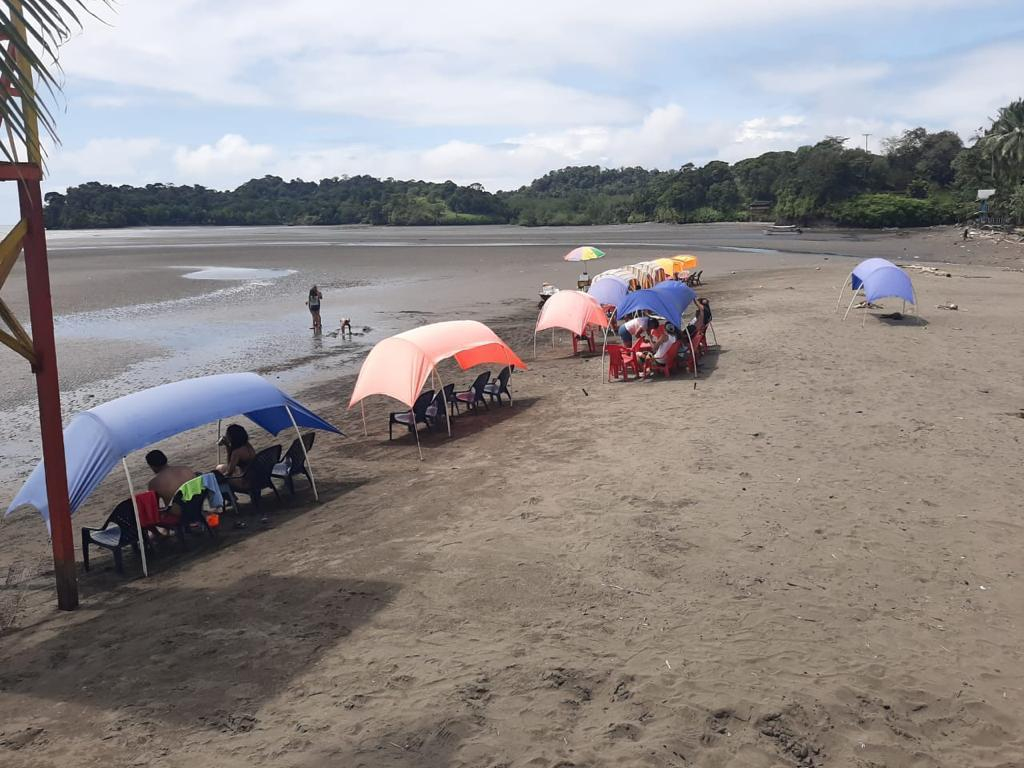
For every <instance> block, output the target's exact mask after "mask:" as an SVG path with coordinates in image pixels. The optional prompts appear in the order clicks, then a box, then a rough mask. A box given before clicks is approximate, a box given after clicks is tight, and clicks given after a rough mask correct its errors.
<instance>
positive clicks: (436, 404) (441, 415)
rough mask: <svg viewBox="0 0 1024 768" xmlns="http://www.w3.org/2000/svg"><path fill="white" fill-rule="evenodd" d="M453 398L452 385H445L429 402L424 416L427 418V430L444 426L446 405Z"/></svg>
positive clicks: (446, 411)
mask: <svg viewBox="0 0 1024 768" xmlns="http://www.w3.org/2000/svg"><path fill="white" fill-rule="evenodd" d="M454 397H455V385H454V384H446V385H445V386H444V388H443V389H441V390H440V391H439V392H438V393H437V394H435V395H434V399H433V400H431V401H430V405H428V406H427V410H426V412H425V414H424V415H425V416H426V418H427V428H428V429H431V430H433V429H436V428H437V427H438V426H444V424H445V422H446V421H447V420H448V404H449V403H451V402H452V398H454Z"/></svg>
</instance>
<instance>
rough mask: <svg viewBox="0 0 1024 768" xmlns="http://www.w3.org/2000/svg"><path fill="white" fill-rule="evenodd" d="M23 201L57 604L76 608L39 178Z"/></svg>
mask: <svg viewBox="0 0 1024 768" xmlns="http://www.w3.org/2000/svg"><path fill="white" fill-rule="evenodd" d="M18 199H19V202H20V204H21V216H22V218H23V219H24V220H25V221H26V222H27V223H28V230H27V232H26V234H25V240H24V248H25V279H26V282H27V283H28V298H29V317H30V319H31V321H32V346H33V350H34V351H35V358H36V364H35V366H34V367H33V372H34V373H35V375H36V392H37V393H38V395H39V426H40V431H41V434H42V442H43V463H44V464H45V466H46V498H47V501H48V503H49V508H50V536H51V540H52V542H53V570H54V575H55V576H56V579H57V607H58V608H60V609H61V610H64V611H72V610H74V609H75V608H77V607H78V572H77V569H76V566H75V538H74V535H73V533H72V530H71V504H70V502H69V500H68V476H67V466H66V464H65V461H64V428H63V423H62V420H61V413H60V385H59V383H58V381H57V351H56V347H55V345H54V341H53V303H52V301H51V299H50V273H49V267H48V266H47V262H46V229H45V227H44V225H43V198H42V193H41V192H40V189H39V181H38V180H33V181H27V180H21V181H19V182H18Z"/></svg>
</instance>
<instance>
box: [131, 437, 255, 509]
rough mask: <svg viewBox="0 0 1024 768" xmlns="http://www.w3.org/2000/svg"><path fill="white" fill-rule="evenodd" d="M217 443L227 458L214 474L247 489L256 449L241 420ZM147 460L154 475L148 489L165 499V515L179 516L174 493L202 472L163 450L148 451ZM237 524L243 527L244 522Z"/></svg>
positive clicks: (237, 488)
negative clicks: (175, 460) (172, 460)
mask: <svg viewBox="0 0 1024 768" xmlns="http://www.w3.org/2000/svg"><path fill="white" fill-rule="evenodd" d="M218 445H222V446H224V447H225V448H227V452H228V460H227V462H226V463H224V464H218V465H217V468H216V469H214V471H213V474H214V475H215V476H216V477H217V480H218V481H219V482H220V483H222V484H223V483H227V485H228V486H229V487H230V488H231V489H232V490H235V491H245V490H247V488H248V482H249V481H248V478H247V476H246V474H245V471H246V470H247V469H248V468H249V464H250V463H252V461H253V460H254V459H255V458H256V449H255V448H253V447H252V443H251V442H249V433H248V432H246V430H245V427H243V426H241V425H240V424H230V425H228V428H227V429H226V430H225V431H224V435H223V437H221V439H220V441H219V442H218ZM146 464H147V465H149V468H150V469H151V470H153V477H152V479H151V480H150V481H149V484H148V486H147V489H148V490H150V491H153V492H154V493H155V494H156V495H157V496H158V497H159V498H160V500H161V501H162V502H163V503H164V506H165V507H166V508H167V510H166V513H165V515H166V516H169V517H171V518H172V519H173V518H175V517H178V516H180V514H181V510H180V509H179V508H178V507H177V506H176V503H175V496H176V494H177V493H178V490H179V489H180V488H181V487H182V486H183V485H185V483H187V482H189V481H190V480H192V479H194V478H195V477H196V475H197V474H199V473H197V472H196V471H195V470H194V469H193V468H192V467H188V466H185V465H184V464H171V463H170V462H169V461H168V459H167V455H166V454H165V453H164V452H163V451H161V450H152V451H150V452H149V453H147V454H146ZM264 522H266V518H264ZM238 525H239V527H244V523H239V524H238Z"/></svg>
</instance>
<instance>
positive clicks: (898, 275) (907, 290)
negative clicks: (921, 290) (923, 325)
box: [863, 264, 917, 306]
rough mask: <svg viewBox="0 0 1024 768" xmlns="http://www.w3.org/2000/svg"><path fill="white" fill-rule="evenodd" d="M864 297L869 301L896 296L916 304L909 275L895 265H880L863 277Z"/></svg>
mask: <svg viewBox="0 0 1024 768" xmlns="http://www.w3.org/2000/svg"><path fill="white" fill-rule="evenodd" d="M863 287H864V298H866V299H867V300H868V301H869V302H872V301H878V300H879V299H887V298H897V299H904V300H905V301H907V302H909V303H911V304H914V305H915V306H916V305H917V300H916V298H915V296H914V286H913V284H912V283H911V282H910V275H908V274H907V273H906V272H904V271H903V270H902V269H900V268H899V267H897V266H896V265H894V264H893V265H889V266H880V267H878V268H877V269H873V270H872V271H871V272H870V273H869V274H867V275H866V276H865V277H864V278H863Z"/></svg>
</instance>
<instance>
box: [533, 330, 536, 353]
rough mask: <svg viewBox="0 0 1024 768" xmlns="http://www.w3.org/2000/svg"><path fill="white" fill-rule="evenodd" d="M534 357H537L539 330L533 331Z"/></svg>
mask: <svg viewBox="0 0 1024 768" xmlns="http://www.w3.org/2000/svg"><path fill="white" fill-rule="evenodd" d="M533 359H534V360H536V359H537V331H536V330H534V332H533Z"/></svg>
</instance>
